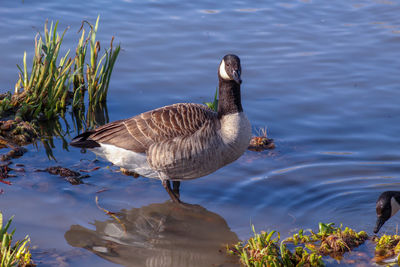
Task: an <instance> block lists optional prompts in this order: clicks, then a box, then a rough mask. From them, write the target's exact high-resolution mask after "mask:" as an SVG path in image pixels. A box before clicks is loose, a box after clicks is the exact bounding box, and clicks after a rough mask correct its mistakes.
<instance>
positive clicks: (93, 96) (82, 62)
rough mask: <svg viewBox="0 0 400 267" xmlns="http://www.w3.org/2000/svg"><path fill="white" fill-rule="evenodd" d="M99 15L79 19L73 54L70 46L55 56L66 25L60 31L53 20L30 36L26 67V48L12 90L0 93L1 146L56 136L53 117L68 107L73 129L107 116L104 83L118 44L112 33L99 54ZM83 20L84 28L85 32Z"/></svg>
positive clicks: (106, 81) (63, 116)
mask: <svg viewBox="0 0 400 267" xmlns="http://www.w3.org/2000/svg"><path fill="white" fill-rule="evenodd" d="M99 20H100V16H98V17H97V20H96V23H95V25H92V24H90V23H89V22H88V21H83V22H82V26H81V28H80V29H79V32H81V36H80V39H79V42H78V45H77V47H76V49H75V55H74V56H70V54H71V49H69V50H68V51H67V52H66V53H65V55H63V56H60V55H59V53H60V48H61V45H62V41H63V39H64V36H65V34H66V33H67V30H68V28H66V29H65V30H64V31H63V32H62V34H60V33H59V32H58V31H57V30H58V22H56V23H53V22H50V23H48V21H46V22H45V24H44V33H43V34H41V33H38V34H37V35H36V37H35V48H34V56H33V59H32V67H31V69H30V70H28V66H27V63H26V57H27V53H26V51H25V52H24V56H23V65H22V66H19V65H17V67H18V69H19V74H18V80H17V82H16V84H15V89H14V92H10V91H9V92H7V93H4V94H1V95H0V117H1V118H2V120H1V122H0V130H1V132H0V137H1V143H2V144H3V145H4V143H9V144H11V146H12V145H14V146H24V145H27V144H30V143H32V142H34V141H35V140H36V139H41V138H43V137H46V136H49V135H53V134H54V135H60V131H61V127H54V126H60V125H57V123H53V122H54V121H58V120H59V119H60V118H61V119H63V120H64V122H65V123H66V120H65V113H66V111H67V108H70V109H71V111H72V112H71V114H72V115H73V119H72V120H73V122H74V123H75V125H74V127H75V128H76V129H77V130H78V132H79V131H81V130H83V128H85V129H90V128H93V127H95V126H96V125H99V124H102V123H103V124H104V123H105V122H107V121H108V114H107V109H106V107H105V106H106V100H107V93H108V87H109V83H110V78H111V74H112V70H113V67H114V64H115V62H116V60H117V57H118V54H119V52H120V49H121V47H120V45H118V46H116V47H114V45H113V42H114V37H112V38H111V41H110V48H108V49H105V50H104V52H103V53H101V51H100V42H99V41H98V40H96V34H97V30H98V26H99ZM85 25H88V26H89V30H87V31H85V29H84V26H85ZM87 61H88V62H87ZM85 99H87V102H88V104H87V110H86V109H85ZM85 112H86V115H85ZM50 124H53V125H50ZM54 124H55V125H54ZM58 124H59V122H58ZM49 126H53V127H49ZM68 127H69V126H67V128H68ZM51 128H53V129H52V132H51V130H50V132H49V129H51ZM57 133H58V134H57ZM47 145H48V146H50V144H47ZM45 146H46V144H45ZM46 150H47V148H46Z"/></svg>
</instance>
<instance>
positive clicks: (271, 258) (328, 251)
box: [228, 223, 368, 266]
mask: <svg viewBox="0 0 400 267" xmlns="http://www.w3.org/2000/svg"><path fill="white" fill-rule="evenodd" d="M333 225H334V224H333V223H329V224H324V223H319V231H318V233H314V232H313V231H311V230H310V231H309V232H307V233H306V232H304V230H302V229H301V230H299V231H298V233H296V234H294V235H293V236H291V237H288V238H286V239H284V240H282V241H281V242H280V246H279V247H278V243H279V241H280V234H279V233H278V232H275V231H271V232H270V233H268V232H261V234H257V233H256V232H255V231H254V227H253V232H254V237H252V238H250V239H249V240H248V241H247V242H246V243H242V242H239V243H238V244H235V245H233V246H232V247H229V248H228V253H230V254H232V255H236V256H239V258H240V261H241V263H242V264H243V265H245V266H324V265H325V264H324V262H323V260H322V257H323V256H331V257H333V258H335V259H337V260H339V259H340V257H341V256H342V255H343V254H344V253H345V252H347V251H350V250H351V249H353V248H355V247H357V246H359V245H361V244H362V243H364V242H365V240H366V239H367V238H368V235H367V234H366V233H365V232H364V231H361V232H358V233H357V232H356V231H354V230H353V229H350V228H348V227H346V228H345V229H344V230H343V229H342V228H343V227H342V226H340V227H334V226H333ZM275 233H277V237H276V238H274V239H272V236H273V235H274V234H275ZM288 246H290V247H293V249H292V250H290V249H289V248H288ZM278 248H279V249H278Z"/></svg>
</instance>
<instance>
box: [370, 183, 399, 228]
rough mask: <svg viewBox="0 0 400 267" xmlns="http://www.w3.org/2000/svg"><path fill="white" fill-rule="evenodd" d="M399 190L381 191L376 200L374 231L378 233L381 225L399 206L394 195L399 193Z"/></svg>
mask: <svg viewBox="0 0 400 267" xmlns="http://www.w3.org/2000/svg"><path fill="white" fill-rule="evenodd" d="M399 194H400V192H396V191H386V192H383V193H382V194H381V195H380V196H379V198H378V200H377V201H376V217H377V219H376V225H375V228H374V233H375V234H376V233H378V231H379V229H381V227H382V225H383V224H384V223H385V222H386V221H387V220H389V219H390V217H392V216H393V215H394V214H395V213H396V212H397V211H398V210H399V208H400V206H399V203H398V202H397V200H396V198H395V195H399Z"/></svg>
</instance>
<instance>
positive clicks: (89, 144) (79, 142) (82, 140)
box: [69, 131, 100, 148]
mask: <svg viewBox="0 0 400 267" xmlns="http://www.w3.org/2000/svg"><path fill="white" fill-rule="evenodd" d="M93 133H94V131H87V132H84V133H81V134H80V135H78V136H76V137H74V138H73V139H72V141H71V143H69V144H70V145H71V146H74V147H81V148H95V147H99V146H100V144H99V143H97V142H96V141H93V140H92V139H90V136H91V135H92V134H93Z"/></svg>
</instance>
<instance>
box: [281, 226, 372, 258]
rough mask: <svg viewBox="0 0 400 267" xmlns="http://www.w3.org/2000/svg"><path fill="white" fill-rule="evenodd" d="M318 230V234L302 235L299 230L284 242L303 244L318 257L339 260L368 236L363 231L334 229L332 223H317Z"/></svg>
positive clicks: (311, 232) (340, 227) (302, 231)
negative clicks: (322, 256) (317, 254)
mask: <svg viewBox="0 0 400 267" xmlns="http://www.w3.org/2000/svg"><path fill="white" fill-rule="evenodd" d="M318 228H319V231H318V233H314V232H313V231H310V232H309V233H304V230H299V232H298V233H296V234H294V235H293V236H292V237H289V238H287V239H286V240H285V241H286V242H291V243H293V244H295V245H297V244H304V245H305V246H306V247H307V248H308V249H310V250H312V251H314V252H316V253H319V254H320V255H324V256H327V255H329V256H331V257H333V258H335V259H340V258H341V256H342V255H343V254H344V253H345V252H347V251H351V250H352V249H353V248H355V247H358V246H359V245H361V244H363V243H364V242H365V240H367V239H368V235H367V233H366V232H364V231H360V232H356V231H354V230H353V229H351V228H349V227H346V228H345V229H344V230H343V226H342V225H340V226H339V227H334V223H328V224H325V223H319V225H318Z"/></svg>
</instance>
